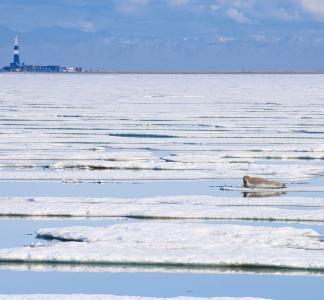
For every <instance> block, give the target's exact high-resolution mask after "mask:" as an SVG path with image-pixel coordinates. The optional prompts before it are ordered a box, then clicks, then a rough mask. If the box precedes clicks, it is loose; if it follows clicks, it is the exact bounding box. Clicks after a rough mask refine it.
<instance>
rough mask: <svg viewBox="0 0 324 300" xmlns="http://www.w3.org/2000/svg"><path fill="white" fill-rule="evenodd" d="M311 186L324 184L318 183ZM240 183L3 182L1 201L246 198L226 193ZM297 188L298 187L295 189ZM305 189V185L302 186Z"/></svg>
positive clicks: (318, 194) (316, 194)
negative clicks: (103, 198) (3, 199)
mask: <svg viewBox="0 0 324 300" xmlns="http://www.w3.org/2000/svg"><path fill="white" fill-rule="evenodd" d="M307 184H308V185H309V186H312V185H317V186H321V185H323V184H324V179H323V178H319V179H314V180H310V181H309V182H308V183H307ZM240 185H241V182H240V181H238V180H219V179H217V180H187V181H173V180H170V181H136V182H128V181H125V182H107V183H102V184H96V183H86V182H83V183H75V184H73V183H65V184H63V183H62V182H57V181H27V182H25V181H0V197H37V196H39V197H45V196H51V197H69V196H70V197H73V196H74V197H78V196H80V197H82V196H84V197H119V198H125V197H129V198H132V197H136V198H137V197H154V196H170V195H210V196H219V197H243V193H241V192H240V191H225V190H222V189H221V188H222V187H223V186H236V187H238V186H240ZM294 186H297V185H294ZM299 187H300V188H303V187H305V185H304V184H301V185H300V186H299ZM283 196H287V197H289V196H291V197H293V196H294V197H296V196H300V197H324V192H288V193H287V194H285V195H283Z"/></svg>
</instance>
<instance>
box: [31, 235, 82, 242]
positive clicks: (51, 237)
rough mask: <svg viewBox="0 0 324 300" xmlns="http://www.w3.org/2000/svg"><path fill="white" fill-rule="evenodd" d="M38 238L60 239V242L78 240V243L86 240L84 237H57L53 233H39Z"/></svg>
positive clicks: (47, 239)
mask: <svg viewBox="0 0 324 300" xmlns="http://www.w3.org/2000/svg"><path fill="white" fill-rule="evenodd" d="M36 238H37V239H42V240H46V241H54V240H55V241H60V242H77V243H83V242H86V240H85V239H83V238H80V239H73V238H64V237H56V236H53V235H51V234H37V235H36Z"/></svg>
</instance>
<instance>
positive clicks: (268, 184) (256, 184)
mask: <svg viewBox="0 0 324 300" xmlns="http://www.w3.org/2000/svg"><path fill="white" fill-rule="evenodd" d="M243 187H245V188H250V189H255V188H264V189H283V188H286V187H287V184H285V183H281V182H277V181H273V180H269V179H266V178H262V177H254V176H244V177H243Z"/></svg>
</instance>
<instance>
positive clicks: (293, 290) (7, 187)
mask: <svg viewBox="0 0 324 300" xmlns="http://www.w3.org/2000/svg"><path fill="white" fill-rule="evenodd" d="M320 182H321V181H320ZM320 182H316V184H319V183H320ZM231 184H233V182H231V181H228V180H223V181H215V182H214V181H212V180H208V181H168V182H165V181H164V182H159V181H156V182H154V181H153V182H136V183H132V182H122V183H106V184H93V183H82V184H62V183H60V182H0V196H26V197H36V196H89V197H104V196H107V197H149V196H156V195H177V194H181V195H190V194H191V195H192V194H205V195H214V196H225V197H226V196H237V197H242V195H241V193H240V192H227V191H221V190H220V189H219V186H221V185H231ZM235 184H239V183H235ZM299 195H300V194H299ZM303 196H304V195H303ZM317 196H319V195H318V194H317ZM123 222H152V221H143V220H133V219H126V218H106V219H73V218H60V219H23V218H0V228H1V230H0V248H10V247H22V246H24V245H29V244H33V243H37V242H38V241H39V240H37V239H35V231H36V230H38V229H40V228H44V227H64V226H74V225H75V226H79V225H85V226H108V225H111V224H116V223H123ZM201 222H208V223H228V224H242V225H253V226H274V227H278V226H292V227H296V228H312V229H314V230H316V231H318V232H320V233H321V234H323V235H324V224H323V225H321V224H294V223H281V222H252V221H250V222H246V221H201ZM15 267H17V266H13V265H11V266H9V267H8V266H7V267H6V266H1V265H0V294H20V293H66V294H69V293H86V294H114V295H134V296H155V297H175V296H193V297H198V296H201V297H215V296H222V297H224V296H237V297H243V296H246V297H263V298H270V299H294V300H295V299H296V300H298V299H312V300H317V299H321V300H322V299H323V295H324V284H323V282H324V276H323V277H322V276H319V275H309V274H304V275H299V276H297V275H293V274H281V275H270V274H258V273H252V274H251V273H227V272H225V273H224V271H223V272H220V273H210V272H209V273H204V272H201V273H196V272H192V271H186V272H184V271H183V272H179V271H178V272H170V271H166V272H137V271H134V269H129V270H128V269H125V270H124V271H123V272H116V271H109V270H106V271H101V272H89V271H82V272H81V271H79V272H76V271H74V272H72V271H71V272H68V271H53V270H52V269H51V266H49V268H48V271H43V272H39V271H37V270H36V269H33V268H32V269H31V270H29V271H28V266H27V269H26V266H25V270H27V271H23V270H24V269H22V270H20V271H17V270H16V271H13V270H14V269H15ZM18 267H21V266H18ZM22 267H24V266H22ZM32 270H33V271H32ZM323 275H324V274H323Z"/></svg>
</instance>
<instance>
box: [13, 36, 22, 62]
mask: <svg viewBox="0 0 324 300" xmlns="http://www.w3.org/2000/svg"><path fill="white" fill-rule="evenodd" d="M13 65H15V66H16V67H20V66H21V65H20V57H19V41H18V36H16V37H15V43H14V59H13Z"/></svg>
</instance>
